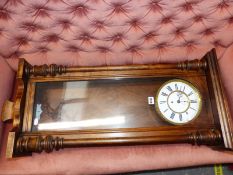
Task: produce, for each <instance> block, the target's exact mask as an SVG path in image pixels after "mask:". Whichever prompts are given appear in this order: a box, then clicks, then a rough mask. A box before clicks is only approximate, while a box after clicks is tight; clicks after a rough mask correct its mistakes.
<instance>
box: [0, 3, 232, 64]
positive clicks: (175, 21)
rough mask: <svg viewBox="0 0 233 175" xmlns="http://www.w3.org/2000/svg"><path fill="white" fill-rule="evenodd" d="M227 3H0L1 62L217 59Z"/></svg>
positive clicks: (226, 33) (227, 21)
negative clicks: (211, 54) (213, 53)
mask: <svg viewBox="0 0 233 175" xmlns="http://www.w3.org/2000/svg"><path fill="white" fill-rule="evenodd" d="M232 29H233V1H232V0H211V1H209V0H78V1H77V0H40V1H33V0H2V1H1V2H0V55H1V56H2V57H4V58H5V59H7V60H8V62H9V63H10V64H12V66H14V68H16V66H15V62H16V60H15V59H17V58H19V57H24V58H26V59H28V61H29V62H31V63H32V64H33V63H37V64H42V63H52V62H56V63H61V64H69V65H116V64H142V63H155V62H160V61H162V62H166V61H173V60H174V61H177V60H180V59H193V58H199V57H200V56H202V55H203V54H204V53H205V52H207V50H210V48H213V47H215V48H217V50H218V54H220V55H221V54H222V52H223V51H224V49H225V48H227V47H228V46H229V45H231V44H232V42H233V32H232Z"/></svg>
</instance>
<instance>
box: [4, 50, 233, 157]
mask: <svg viewBox="0 0 233 175" xmlns="http://www.w3.org/2000/svg"><path fill="white" fill-rule="evenodd" d="M15 89H16V91H15V93H14V94H15V96H14V99H13V100H12V101H6V102H5V104H4V107H3V110H2V120H3V121H7V120H11V121H12V124H13V127H12V130H11V132H10V133H9V136H8V143H7V156H8V157H15V156H24V155H30V154H31V153H33V152H37V153H40V152H42V151H46V152H51V151H53V150H60V149H63V148H71V147H83V146H105V145H108V146H109V145H112V146H114V145H135V144H173V143H190V144H194V145H208V146H210V147H213V148H214V149H223V148H225V149H232V148H233V145H232V144H233V142H232V140H233V138H232V137H233V136H232V129H233V127H232V118H231V116H230V112H229V109H228V104H227V98H226V96H225V93H224V89H223V85H222V82H221V77H220V72H219V67H218V62H217V57H216V53H215V50H214V49H213V50H211V51H210V52H208V53H207V54H206V55H205V56H204V57H203V58H201V59H198V60H193V61H184V62H181V63H175V64H167V63H166V64H154V65H130V66H102V67H66V66H59V65H54V64H53V65H41V66H32V65H30V64H29V63H27V62H26V61H25V60H23V59H22V60H20V63H19V68H18V72H17V76H16V88H15Z"/></svg>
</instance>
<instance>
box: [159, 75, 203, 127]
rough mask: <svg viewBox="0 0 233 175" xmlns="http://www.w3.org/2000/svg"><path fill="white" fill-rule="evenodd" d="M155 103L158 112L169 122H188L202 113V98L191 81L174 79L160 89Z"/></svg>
mask: <svg viewBox="0 0 233 175" xmlns="http://www.w3.org/2000/svg"><path fill="white" fill-rule="evenodd" d="M155 105H156V111H157V112H158V114H159V115H160V116H161V117H162V118H163V119H165V120H166V121H168V122H169V123H173V124H186V123H188V122H190V121H192V120H193V119H194V118H196V117H198V115H199V114H200V111H201V108H202V98H201V94H200V92H199V91H198V89H197V88H195V87H194V86H193V85H192V84H191V83H189V82H187V81H184V80H181V79H174V80H170V81H168V82H165V83H164V84H163V85H162V86H161V88H160V89H159V90H158V92H157V95H156V103H155Z"/></svg>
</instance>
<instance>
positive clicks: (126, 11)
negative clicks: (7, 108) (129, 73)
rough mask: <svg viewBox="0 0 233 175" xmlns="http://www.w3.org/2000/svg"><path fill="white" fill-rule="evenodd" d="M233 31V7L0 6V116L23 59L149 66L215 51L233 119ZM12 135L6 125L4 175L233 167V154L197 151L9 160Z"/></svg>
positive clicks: (26, 0) (202, 1)
mask: <svg viewBox="0 0 233 175" xmlns="http://www.w3.org/2000/svg"><path fill="white" fill-rule="evenodd" d="M232 31H233V0H40V1H35V0H0V92H1V93H0V109H1V106H2V104H3V101H4V100H5V99H7V98H9V97H10V94H11V89H12V87H13V79H14V71H15V70H16V69H17V63H18V58H19V57H23V58H26V59H27V60H28V61H29V62H30V63H31V64H51V63H56V64H65V65H81V66H84V65H89V66H91V65H94V66H96V65H124V64H147V63H157V62H177V61H180V60H187V59H195V58H200V57H202V56H203V55H204V54H205V53H206V52H207V51H209V50H210V49H211V48H213V47H215V48H216V50H217V54H218V58H219V59H220V60H219V64H220V68H221V73H222V78H223V82H224V85H225V88H226V90H227V95H228V99H229V102H230V106H231V111H232V112H233V88H232V87H233V77H232V76H231V75H232V74H233V69H232V65H233V60H232V57H233V32H232ZM10 127H11V126H10V125H9V124H7V125H5V130H4V131H5V134H4V136H3V142H2V143H3V144H2V145H3V147H2V149H1V153H0V155H1V156H0V174H104V173H120V172H126V171H128V172H129V171H141V170H150V169H161V168H174V167H183V166H193V165H203V164H213V163H219V162H221V163H229V162H233V156H232V154H228V153H223V152H218V151H214V150H212V149H210V148H208V147H205V146H201V147H196V146H191V145H148V146H133V147H114V148H113V147H106V148H105V147H104V148H79V149H66V150H63V151H59V152H53V153H51V154H46V153H42V154H41V155H38V154H33V156H32V157H23V158H15V159H12V160H6V159H5V158H4V156H5V146H6V138H7V133H8V131H9V130H10ZM1 129H2V124H1V123H0V133H1ZM0 136H1V134H0Z"/></svg>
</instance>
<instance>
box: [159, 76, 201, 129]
mask: <svg viewBox="0 0 233 175" xmlns="http://www.w3.org/2000/svg"><path fill="white" fill-rule="evenodd" d="M172 82H181V83H184V84H186V85H188V86H190V87H191V88H192V89H193V91H194V93H195V94H197V96H198V99H197V100H198V111H197V113H196V115H195V116H194V117H193V118H192V119H191V120H189V121H187V122H182V123H178V122H174V121H171V120H169V119H167V117H166V116H165V115H164V114H163V113H162V112H161V111H160V108H159V101H158V98H159V93H160V91H161V89H162V88H163V87H166V85H168V84H169V83H172ZM173 92H175V91H173ZM173 92H172V93H173ZM169 95H170V94H169ZM186 95H187V94H186ZM189 103H190V102H189ZM168 106H169V105H168ZM189 106H190V104H189ZM169 108H170V107H169ZM155 110H156V112H157V114H158V115H159V116H160V117H161V118H162V119H163V120H165V121H166V122H168V123H170V124H173V125H186V124H188V123H190V122H192V121H194V120H195V119H196V118H197V117H198V116H199V115H200V113H201V110H202V95H201V92H200V90H198V88H197V87H196V86H195V85H193V84H192V83H191V82H189V81H187V80H183V79H178V78H177V79H171V80H168V81H166V82H165V83H163V84H162V85H161V86H160V88H159V89H158V90H157V93H156V96H155ZM172 111H173V110H172ZM175 113H176V114H179V113H178V112H175Z"/></svg>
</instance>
